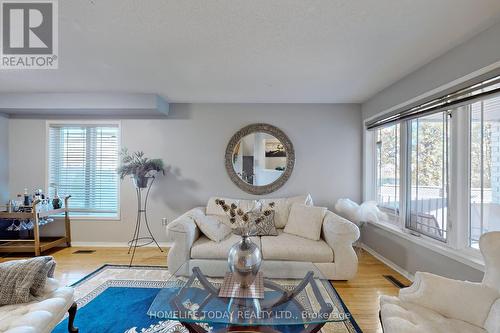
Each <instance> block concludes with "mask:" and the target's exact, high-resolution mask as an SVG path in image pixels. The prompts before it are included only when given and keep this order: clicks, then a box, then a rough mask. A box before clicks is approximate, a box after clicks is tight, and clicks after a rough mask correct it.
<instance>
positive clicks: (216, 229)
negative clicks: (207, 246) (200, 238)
mask: <svg viewBox="0 0 500 333" xmlns="http://www.w3.org/2000/svg"><path fill="white" fill-rule="evenodd" d="M189 216H190V217H191V218H192V219H193V220H194V222H195V223H196V225H197V226H198V228H200V230H201V232H202V233H203V234H204V235H205V236H207V237H208V238H210V239H211V240H213V241H214V242H220V241H221V240H223V239H225V238H226V237H227V236H228V235H229V234H230V233H231V232H232V229H231V228H230V227H229V226H227V225H226V224H224V223H223V222H221V221H219V220H218V219H217V218H216V217H215V216H207V215H205V214H203V212H202V211H201V210H194V211H192V212H191V213H190V215H189Z"/></svg>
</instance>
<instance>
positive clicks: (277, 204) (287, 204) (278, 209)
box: [260, 194, 313, 229]
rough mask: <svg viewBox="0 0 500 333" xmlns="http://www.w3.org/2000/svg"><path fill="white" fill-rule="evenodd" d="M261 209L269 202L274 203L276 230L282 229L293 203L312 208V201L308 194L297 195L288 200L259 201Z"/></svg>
mask: <svg viewBox="0 0 500 333" xmlns="http://www.w3.org/2000/svg"><path fill="white" fill-rule="evenodd" d="M260 202H261V203H262V207H267V205H268V204H269V203H270V202H274V223H275V225H276V228H279V229H283V228H284V227H285V226H286V224H287V222H288V216H289V215H290V208H291V207H292V205H293V204H294V203H299V204H304V205H307V206H312V205H313V201H312V198H311V195H310V194H306V195H299V196H296V197H290V198H276V199H261V200H260Z"/></svg>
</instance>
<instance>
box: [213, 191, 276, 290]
mask: <svg viewBox="0 0 500 333" xmlns="http://www.w3.org/2000/svg"><path fill="white" fill-rule="evenodd" d="M215 203H216V204H217V205H219V206H220V207H221V208H222V210H223V211H224V212H225V213H226V214H227V215H228V216H229V221H231V224H233V225H235V229H236V233H237V234H239V235H240V236H241V240H240V241H239V242H238V243H236V244H234V245H233V246H232V247H231V249H229V255H228V258H227V263H228V266H229V271H230V272H232V273H233V274H234V277H235V278H236V279H237V281H238V282H239V283H240V286H241V288H248V287H249V286H251V285H252V283H253V282H254V280H255V278H256V277H257V273H258V272H259V269H260V266H261V264H262V253H261V252H260V249H259V247H258V246H257V245H255V243H254V242H252V240H251V239H250V236H251V235H252V232H253V230H255V226H256V224H259V223H261V222H262V219H263V218H264V217H265V216H269V215H271V214H272V209H273V208H274V202H271V203H269V205H268V207H267V208H266V209H264V210H263V211H262V212H252V213H253V214H251V215H252V217H253V218H251V217H250V213H251V212H245V211H243V210H242V209H241V208H239V207H238V206H237V205H236V204H235V203H231V204H227V203H226V202H225V201H224V200H221V199H216V200H215Z"/></svg>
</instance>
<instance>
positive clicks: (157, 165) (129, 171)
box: [117, 148, 165, 266]
mask: <svg viewBox="0 0 500 333" xmlns="http://www.w3.org/2000/svg"><path fill="white" fill-rule="evenodd" d="M120 155H121V157H122V165H121V166H120V167H119V168H118V170H117V172H118V173H119V174H120V178H121V179H122V180H123V179H124V178H125V177H126V176H131V177H132V180H133V182H134V185H135V190H136V194H137V220H136V224H135V231H134V236H133V237H132V239H131V240H130V241H129V242H128V244H129V249H128V253H129V254H130V251H132V257H131V258H130V264H129V266H131V265H132V262H133V261H134V256H135V250H136V248H138V247H142V246H146V245H149V244H151V243H155V244H156V246H157V247H158V249H160V251H161V252H163V250H162V249H161V247H160V245H159V244H158V242H157V241H156V239H155V238H154V236H153V234H152V233H151V229H150V228H149V224H148V216H147V206H148V197H149V191H150V190H151V186H152V185H153V182H154V180H155V175H156V174H157V173H159V172H161V173H163V175H165V166H164V164H163V160H161V159H159V158H155V159H150V158H147V157H144V152H142V151H137V152H135V153H132V154H130V153H129V152H128V150H127V149H126V148H124V149H123V150H122V151H121V154H120ZM144 189H147V191H146V196H145V197H144V200H143V195H142V191H143V190H144ZM143 214H144V222H145V224H146V228H147V231H148V233H149V236H143V237H141V236H140V234H141V220H142V215H143ZM139 242H141V243H139Z"/></svg>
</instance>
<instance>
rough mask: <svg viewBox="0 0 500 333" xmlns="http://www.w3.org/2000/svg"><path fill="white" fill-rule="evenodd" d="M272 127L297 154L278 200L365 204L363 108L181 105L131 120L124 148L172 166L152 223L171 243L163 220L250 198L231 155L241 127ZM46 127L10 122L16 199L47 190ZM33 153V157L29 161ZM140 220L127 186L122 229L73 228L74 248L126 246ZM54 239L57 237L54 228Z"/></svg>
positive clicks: (154, 198)
mask: <svg viewBox="0 0 500 333" xmlns="http://www.w3.org/2000/svg"><path fill="white" fill-rule="evenodd" d="M255 122H267V123H270V124H272V125H275V126H277V127H279V128H281V129H282V130H283V131H284V132H285V133H286V134H287V135H288V136H289V137H290V139H291V140H292V142H293V144H294V147H295V154H296V164H295V169H294V172H293V174H292V176H291V178H290V179H289V181H288V182H287V183H286V184H285V185H284V186H283V187H282V188H281V189H280V190H278V191H277V192H275V193H273V194H272V196H274V197H279V196H287V195H297V194H301V193H306V192H310V193H311V194H312V196H313V198H314V199H315V202H316V203H317V204H318V205H322V206H328V207H330V208H331V207H333V205H334V203H335V201H336V200H337V199H338V198H340V197H349V198H353V199H354V200H360V199H361V110H360V107H359V106H358V105H331V104H330V105H327V104H174V105H172V109H171V113H170V115H169V116H168V118H167V119H164V120H158V119H153V120H133V119H124V120H122V122H121V125H122V145H123V146H125V147H127V148H129V149H130V150H132V151H135V150H144V151H145V152H146V154H147V155H148V156H151V157H161V158H163V159H164V161H165V162H166V164H167V165H169V166H170V167H171V169H170V171H169V172H168V174H167V176H166V177H164V178H161V179H160V180H159V181H158V183H157V184H155V186H154V189H153V190H152V195H151V198H150V208H149V212H150V214H149V220H150V223H151V225H152V230H153V233H154V234H155V235H156V236H157V237H158V239H159V240H160V241H164V240H165V235H164V228H163V227H162V226H161V224H160V221H161V218H162V217H167V218H168V219H169V220H172V219H173V218H175V217H177V216H179V215H180V214H182V213H183V212H184V211H186V210H188V209H190V208H192V207H195V206H202V205H205V203H206V201H207V199H208V198H209V197H210V196H212V195H224V196H230V197H251V195H249V194H246V193H244V192H243V191H241V190H240V189H238V188H237V187H236V185H234V184H233V183H232V182H231V180H230V179H229V177H228V176H227V174H226V170H225V168H224V152H225V149H226V145H227V143H228V141H229V139H230V138H231V136H232V135H233V134H234V133H235V132H236V131H237V130H239V129H240V128H241V127H243V126H245V125H248V124H251V123H255ZM45 127H46V122H45V120H42V119H11V120H10V131H9V133H10V141H9V145H10V149H11V151H12V152H15V153H13V154H11V158H10V190H11V193H17V192H19V191H22V190H23V188H24V187H29V188H31V189H33V188H38V187H43V186H44V184H45V177H46V174H47V172H46V165H45V161H46V138H45V135H46V132H45ZM27 149H29V152H30V153H31V154H24V153H20V152H25V151H26V150H27ZM135 214H136V199H135V192H134V189H133V187H132V184H131V182H130V181H129V180H125V181H124V182H123V183H122V186H121V216H122V220H121V221H119V222H104V221H95V222H90V221H73V222H72V234H73V235H72V236H73V240H74V241H75V242H125V241H127V240H128V239H129V238H130V237H131V235H132V233H133V227H134V219H135ZM51 229H52V230H49V232H51V233H55V232H57V230H54V229H55V228H54V227H52V228H51Z"/></svg>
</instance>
